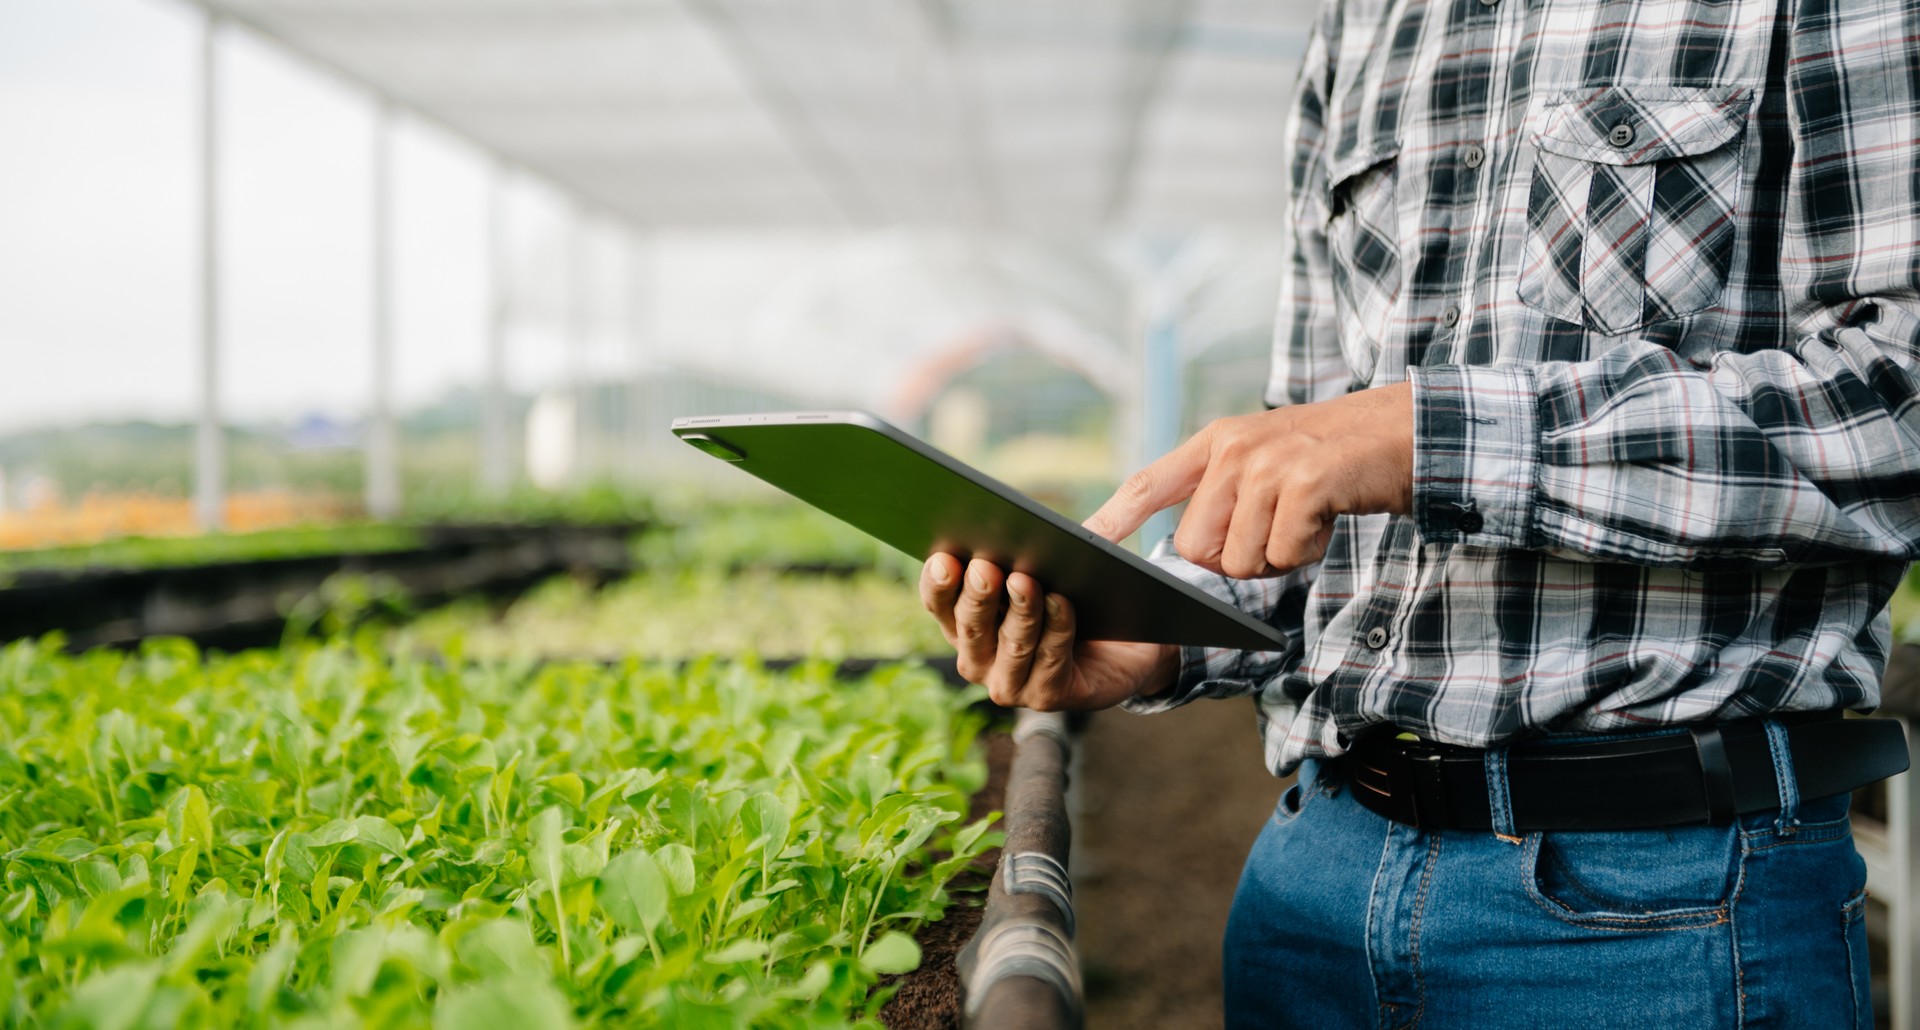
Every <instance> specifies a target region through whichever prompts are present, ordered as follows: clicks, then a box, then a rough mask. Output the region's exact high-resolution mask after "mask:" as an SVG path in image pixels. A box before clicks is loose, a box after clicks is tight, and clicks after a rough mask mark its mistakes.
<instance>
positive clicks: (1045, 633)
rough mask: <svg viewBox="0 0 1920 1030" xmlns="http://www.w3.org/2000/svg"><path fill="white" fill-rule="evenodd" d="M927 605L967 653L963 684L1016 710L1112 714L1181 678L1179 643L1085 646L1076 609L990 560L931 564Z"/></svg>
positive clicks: (923, 593)
mask: <svg viewBox="0 0 1920 1030" xmlns="http://www.w3.org/2000/svg"><path fill="white" fill-rule="evenodd" d="M963 571H964V573H965V577H964V580H963V578H962V572H963ZM920 603H921V604H923V605H925V606H926V609H927V611H929V612H932V613H933V617H934V618H935V619H937V620H939V622H940V631H941V632H942V633H944V634H946V637H947V643H949V644H952V645H953V649H954V651H956V652H957V653H958V666H959V670H960V675H961V676H962V677H964V678H965V679H966V680H967V682H969V683H980V684H984V685H985V686H986V688H987V696H988V697H990V698H992V699H993V702H994V703H995V704H997V705H1002V706H1004V707H1007V708H1032V709H1036V710H1038V711H1043V712H1050V711H1058V710H1061V709H1068V708H1087V709H1091V708H1109V707H1112V706H1113V705H1116V704H1119V703H1120V702H1122V701H1125V700H1126V699H1127V698H1130V697H1133V696H1134V695H1136V694H1151V693H1156V692H1158V691H1160V690H1162V689H1165V688H1166V687H1168V686H1171V685H1172V684H1173V679H1174V676H1175V674H1176V673H1177V672H1178V671H1179V667H1180V649H1179V648H1177V647H1174V646H1173V645H1170V644H1137V643H1130V642H1127V641H1119V640H1076V639H1075V636H1074V624H1073V605H1072V603H1071V602H1069V601H1068V600H1067V599H1066V598H1065V597H1062V596H1061V595H1059V594H1049V593H1046V592H1045V591H1044V590H1043V589H1042V587H1041V585H1040V583H1039V582H1038V581H1037V580H1035V579H1034V578H1033V577H1032V576H1029V575H1027V574H1026V573H1024V572H1015V573H1011V574H1005V573H1002V572H1001V570H1000V568H999V566H997V565H995V564H993V563H992V562H990V561H986V560H984V559H980V558H975V559H973V560H972V561H971V562H969V563H967V566H966V568H965V569H964V570H963V569H962V568H961V565H960V560H959V559H958V558H955V557H954V556H953V555H950V554H936V555H934V556H933V557H931V558H928V559H927V563H926V565H924V566H923V567H922V568H921V570H920Z"/></svg>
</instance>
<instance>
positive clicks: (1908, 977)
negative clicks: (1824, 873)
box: [1869, 718, 1920, 1030]
mask: <svg viewBox="0 0 1920 1030" xmlns="http://www.w3.org/2000/svg"><path fill="white" fill-rule="evenodd" d="M1902 721H1903V722H1905V723H1906V726H1905V729H1906V731H1907V751H1908V754H1909V756H1910V760H1911V762H1912V763H1913V766H1912V769H1909V771H1907V772H1904V773H1901V774H1900V775H1898V776H1895V777H1893V778H1892V779H1890V780H1888V781H1887V787H1886V790H1887V836H1888V838H1889V840H1890V841H1891V843H1892V848H1891V855H1890V858H1891V859H1892V861H1891V862H1890V863H1889V865H1890V868H1889V870H1888V873H1889V875H1888V876H1887V878H1886V879H1887V880H1888V881H1890V882H1888V883H1887V884H1886V885H1885V887H1884V888H1883V887H1882V886H1881V885H1880V884H1874V889H1875V890H1883V889H1884V890H1885V898H1886V904H1887V915H1888V917H1889V918H1888V920H1887V922H1888V927H1887V935H1888V938H1889V939H1888V941H1887V945H1888V947H1887V959H1888V969H1889V970H1890V971H1891V975H1890V976H1889V977H1888V983H1889V984H1890V986H1891V987H1892V995H1893V997H1892V998H1891V999H1890V1000H1891V1001H1892V1003H1893V1004H1892V1009H1893V1012H1892V1015H1893V1023H1892V1025H1893V1027H1894V1028H1895V1030H1920V785H1917V784H1915V782H1914V779H1915V777H1916V776H1920V773H1916V772H1914V771H1913V769H1920V733H1917V732H1916V731H1920V724H1916V723H1915V721H1914V720H1912V719H1910V718H1905V719H1903V720H1902ZM1869 879H1871V877H1869Z"/></svg>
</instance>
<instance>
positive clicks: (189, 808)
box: [167, 786, 214, 851]
mask: <svg viewBox="0 0 1920 1030" xmlns="http://www.w3.org/2000/svg"><path fill="white" fill-rule="evenodd" d="M167 832H169V833H171V834H172V835H173V840H174V843H176V844H198V845H200V848H201V850H203V851H204V850H207V849H210V848H212V847H213V845H214V839H213V813H212V811H211V810H210V809H208V807H207V796H206V795H205V794H202V793H201V792H200V788H199V787H194V786H186V787H182V788H180V789H179V790H177V791H175V792H174V795H173V797H172V798H171V799H170V800H169V801H168V802H167Z"/></svg>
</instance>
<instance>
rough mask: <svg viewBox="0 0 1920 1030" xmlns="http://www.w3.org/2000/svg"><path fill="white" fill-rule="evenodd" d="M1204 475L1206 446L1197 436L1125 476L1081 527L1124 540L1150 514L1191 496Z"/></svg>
mask: <svg viewBox="0 0 1920 1030" xmlns="http://www.w3.org/2000/svg"><path fill="white" fill-rule="evenodd" d="M1206 471H1207V447H1206V443H1205V442H1204V441H1203V440H1202V439H1201V435H1199V434H1196V435H1194V436H1191V437H1189V438H1188V439H1187V442H1186V443H1183V444H1181V445H1180V446H1178V447H1175V448H1174V449H1173V450H1171V451H1168V452H1167V453H1166V455H1165V456H1163V457H1162V458H1161V459H1160V460H1159V461H1156V462H1154V463H1153V464H1151V465H1148V466H1147V467H1146V468H1143V469H1141V470H1140V471H1138V472H1135V473H1134V474H1133V475H1131V476H1128V477H1127V481H1126V482H1124V483H1121V484H1120V489H1119V490H1116V491H1114V494H1113V496H1112V497H1109V498H1107V503H1105V504H1102V505H1101V506H1100V510H1099V511H1096V512H1094V513H1093V514H1092V515H1089V516H1087V521H1086V522H1085V523H1083V525H1085V526H1086V527H1087V528H1088V529H1091V530H1093V531H1094V532H1095V533H1098V534H1100V535H1101V536H1103V537H1106V538H1107V539H1108V540H1113V541H1116V542H1118V541H1121V540H1125V539H1126V538H1127V537H1128V536H1129V535H1131V534H1132V533H1133V531H1134V530H1136V529H1139V528H1140V527H1141V525H1142V524H1144V523H1145V522H1146V521H1147V519H1148V518H1149V517H1150V516H1152V515H1153V513H1155V512H1157V511H1162V510H1165V509H1167V508H1171V507H1173V506H1174V505H1176V504H1179V503H1180V502H1181V501H1184V500H1186V499H1187V498H1189V497H1191V496H1193V491H1194V489H1195V488H1196V487H1198V486H1199V485H1200V477H1201V475H1202V474H1203V473H1205V472H1206Z"/></svg>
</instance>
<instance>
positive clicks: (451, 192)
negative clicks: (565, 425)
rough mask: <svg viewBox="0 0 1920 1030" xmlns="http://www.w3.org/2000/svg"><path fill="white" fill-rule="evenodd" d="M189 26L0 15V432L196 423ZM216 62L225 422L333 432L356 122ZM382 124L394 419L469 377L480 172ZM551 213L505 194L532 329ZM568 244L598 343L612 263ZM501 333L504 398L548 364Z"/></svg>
mask: <svg viewBox="0 0 1920 1030" xmlns="http://www.w3.org/2000/svg"><path fill="white" fill-rule="evenodd" d="M201 18H202V16H201V14H200V12H199V9H198V8H196V7H194V6H192V5H190V4H188V3H185V2H184V0H6V2H4V3H0V139H3V140H5V141H6V144H5V153H6V157H5V160H0V432H4V431H7V430H11V429H17V428H21V427H24V426H33V425H46V424H56V425H58V424H71V423H74V422H79V421H86V420H90V419H95V418H112V417H124V416H133V415H140V416H149V417H157V418H168V419H181V418H188V417H191V415H192V413H193V412H194V411H195V410H196V405H197V403H198V402H197V393H196V386H195V375H196V372H195V368H196V366H195V362H194V354H195V348H196V346H197V343H198V339H199V314H198V310H197V304H198V297H199V269H200V258H199V252H198V249H197V245H196V239H197V233H198V229H199V225H200V221H199V219H200V200H199V198H200V192H199V190H200V186H199V168H200V164H199V149H198V135H197V133H198V126H199V121H200V119H199V88H198V86H199V52H200V51H199V46H200V26H201ZM220 61H221V65H220V67H221V74H222V75H223V76H224V77H225V81H224V95H225V106H224V108H223V112H224V126H223V131H224V133H225V141H224V143H223V146H222V152H221V161H220V165H219V167H220V169H221V172H222V174H223V175H224V176H225V179H226V183H227V186H228V189H227V191H226V193H225V198H226V199H225V206H224V211H223V214H222V218H223V223H224V226H223V231H222V244H223V247H224V253H223V261H224V263H225V268H226V275H225V279H224V286H223V288H224V302H223V304H222V318H223V320H224V324H225V339H226V348H225V351H226V355H227V357H226V365H225V368H224V371H223V376H222V390H223V394H224V397H225V401H224V403H225V406H226V410H227V412H228V413H229V415H230V417H233V418H237V419H262V418H269V419H270V418H282V419H289V418H292V417H294V416H296V415H298V414H301V413H303V412H308V411H324V412H328V413H331V414H335V415H340V416H349V417H351V416H353V415H357V414H359V413H360V412H362V411H364V408H365V400H364V398H365V397H366V391H367V381H368V378H369V376H370V374H371V371H370V370H371V350H370V347H371V342H370V340H371V337H370V331H371V330H370V326H371V318H372V315H371V281H372V272H371V267H372V257H371V239H372V226H371V217H372V216H371V213H370V212H371V206H370V203H369V201H370V196H371V190H372V179H373V171H372V146H373V133H374V125H375V115H374V107H373V104H372V102H371V100H370V99H369V98H368V97H367V96H366V95H365V94H363V93H361V92H359V91H358V90H356V89H355V88H354V87H352V86H351V85H348V84H346V83H343V82H341V81H340V80H339V79H337V78H335V77H333V76H331V75H329V74H326V73H324V72H321V71H319V70H316V69H314V68H312V67H310V66H308V65H305V64H304V63H302V62H301V61H299V60H298V59H296V58H293V57H290V56H289V55H287V54H286V53H284V52H283V51H281V50H279V49H278V48H276V47H274V46H272V45H271V44H269V43H265V42H262V41H259V40H256V39H254V38H252V37H250V36H249V35H247V34H245V33H240V32H233V33H228V34H226V35H225V36H224V37H223V44H222V46H221V50H220ZM398 124H399V130H398V132H397V134H396V141H395V151H394V155H395V172H394V174H395V177H396V178H395V182H396V191H397V192H396V203H395V212H396V215H395V217H396V222H395V228H396V233H397V236H396V247H397V250H396V255H395V261H396V284H395V290H396V292H395V311H396V338H395V342H396V348H395V350H396V365H397V372H396V379H397V382H396V388H397V391H398V393H399V399H400V401H401V403H402V404H403V405H406V404H412V403H418V402H420V401H423V400H426V399H429V398H430V397H432V396H434V395H436V394H438V393H440V392H441V391H442V390H444V389H445V388H446V387H447V386H449V385H451V384H453V383H456V382H466V383H473V382H476V381H478V379H479V378H480V375H481V370H482V368H483V362H484V346H485V326H486V310H485V309H486V305H487V292H486V291H487V283H488V275H489V269H488V267H487V258H486V211H487V203H488V183H489V168H488V166H487V164H486V163H485V162H484V161H483V160H482V159H480V158H479V157H478V156H477V155H476V154H475V153H474V152H473V151H471V150H470V149H469V148H467V147H465V146H464V145H462V144H461V143H460V142H459V141H457V140H453V139H450V138H448V137H446V136H444V135H443V134H440V133H437V132H435V131H433V130H431V129H430V128H428V127H425V126H422V125H420V124H418V123H415V122H410V121H407V120H405V119H402V120H401V121H400V122H399V123H398ZM563 205H564V202H563V201H561V200H559V199H558V198H557V197H555V196H553V195H551V194H549V193H547V192H544V191H542V190H541V189H539V188H538V187H537V186H532V185H529V184H526V183H520V184H518V185H517V186H515V187H513V188H510V189H509V191H508V237H509V240H510V241H512V249H513V251H514V253H515V254H516V255H517V260H519V261H520V262H521V267H520V268H519V269H518V272H517V278H518V280H519V281H520V282H521V283H523V286H522V290H523V291H524V293H525V295H526V296H527V299H528V302H529V305H530V307H535V308H539V309H542V310H547V311H548V314H549V315H551V316H552V317H551V318H549V319H548V322H549V323H551V324H555V325H557V321H558V318H559V311H558V309H559V307H560V305H559V304H558V303H557V297H558V296H560V295H563V278H564V276H563V274H561V270H562V269H564V261H565V258H566V255H567V253H568V251H567V248H566V247H565V245H564V243H563V242H562V241H563V240H564V239H565V235H566V234H565V230H564V227H565V225H566V224H567V222H566V217H567V216H566V211H565V208H564V206H563ZM586 239H587V242H586V244H585V245H584V249H585V251H586V253H587V255H588V257H587V261H588V264H589V267H591V268H594V269H595V272H593V273H591V275H592V278H593V279H594V280H595V281H596V284H597V286H598V288H599V292H598V297H599V298H600V299H599V301H598V304H599V307H600V308H601V309H603V310H601V311H599V312H598V313H597V314H596V315H595V316H594V317H595V318H597V319H599V320H601V321H604V322H607V323H609V324H611V323H614V322H617V320H618V318H619V313H618V312H617V311H614V310H610V309H612V308H614V307H616V306H617V302H616V301H615V300H613V299H612V298H613V297H614V296H615V294H614V293H613V291H612V290H611V289H610V287H612V286H613V285H614V284H615V283H617V282H618V279H619V276H620V275H621V274H622V272H621V265H622V262H623V261H624V256H625V252H624V250H623V249H622V248H623V245H622V242H621V240H620V238H619V237H618V235H617V234H616V233H614V232H613V231H612V230H611V229H610V228H609V227H606V226H599V227H595V228H589V230H588V234H587V237H586ZM523 323H524V326H525V327H524V328H523V329H521V330H520V331H519V333H518V336H517V338H516V339H515V340H514V349H513V362H512V367H513V371H514V380H515V381H516V383H519V384H532V383H538V382H543V381H551V380H552V379H553V378H555V377H557V376H558V375H560V374H561V372H562V371H563V370H564V367H565V362H564V360H562V359H561V358H560V357H559V356H558V355H559V350H560V348H558V347H557V346H554V345H553V344H554V343H555V342H556V339H555V337H554V335H553V334H552V332H551V331H550V327H549V328H548V329H546V330H545V331H543V326H542V323H541V320H540V318H539V317H534V318H527V319H523ZM602 349H605V348H602ZM600 363H601V364H604V363H605V362H604V361H602V362H600Z"/></svg>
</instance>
